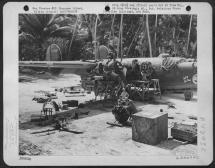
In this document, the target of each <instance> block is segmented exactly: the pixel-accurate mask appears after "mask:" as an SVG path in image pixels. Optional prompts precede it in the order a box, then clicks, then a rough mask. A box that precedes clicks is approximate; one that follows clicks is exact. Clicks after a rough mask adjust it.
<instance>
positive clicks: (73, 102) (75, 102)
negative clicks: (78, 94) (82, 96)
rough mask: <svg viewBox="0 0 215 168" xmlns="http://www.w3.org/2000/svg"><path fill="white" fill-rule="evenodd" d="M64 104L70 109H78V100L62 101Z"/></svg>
mask: <svg viewBox="0 0 215 168" xmlns="http://www.w3.org/2000/svg"><path fill="white" fill-rule="evenodd" d="M62 104H63V105H67V106H68V107H78V100H67V101H62Z"/></svg>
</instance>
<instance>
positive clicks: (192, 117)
mask: <svg viewBox="0 0 215 168" xmlns="http://www.w3.org/2000/svg"><path fill="white" fill-rule="evenodd" d="M188 118H189V119H193V120H197V117H196V116H194V115H192V116H188Z"/></svg>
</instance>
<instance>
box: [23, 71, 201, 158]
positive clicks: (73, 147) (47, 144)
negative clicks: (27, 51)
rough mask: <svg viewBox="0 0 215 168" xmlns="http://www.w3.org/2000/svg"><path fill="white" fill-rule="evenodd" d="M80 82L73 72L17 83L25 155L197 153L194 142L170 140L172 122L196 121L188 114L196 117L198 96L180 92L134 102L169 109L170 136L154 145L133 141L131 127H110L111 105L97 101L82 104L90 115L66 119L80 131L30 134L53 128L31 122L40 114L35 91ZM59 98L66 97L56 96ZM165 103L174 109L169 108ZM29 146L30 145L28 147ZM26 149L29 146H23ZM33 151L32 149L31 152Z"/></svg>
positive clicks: (145, 106)
mask: <svg viewBox="0 0 215 168" xmlns="http://www.w3.org/2000/svg"><path fill="white" fill-rule="evenodd" d="M79 83H80V78H79V77H78V76H75V75H61V76H60V77H58V78H53V79H36V80H34V81H33V82H20V83H19V105H20V106H19V122H20V129H19V143H20V150H28V152H24V154H27V155H82V156H83V155H85V156H88V155H91V156H92V155H105V156H108V155H117V156H119V155H121V156H123V155H133V156H135V155H136V156H138V155H186V156H196V155H197V145H196V144H184V143H182V142H180V141H176V140H173V139H171V135H170V128H171V126H172V124H173V122H192V123H193V122H197V121H196V120H193V119H189V118H188V116H191V115H194V116H197V95H196V93H195V94H194V98H193V99H192V101H184V96H183V94H164V95H162V99H161V100H160V99H159V98H156V101H155V102H153V103H141V102H135V104H136V106H137V107H138V109H139V110H143V111H144V109H154V110H155V111H160V109H163V110H164V111H166V112H168V116H169V117H170V118H169V119H168V122H169V138H170V139H168V140H166V141H163V142H161V143H160V144H158V145H156V146H152V145H147V144H143V143H139V142H135V141H133V140H132V130H131V127H113V126H110V125H107V124H106V122H108V121H109V122H113V121H114V116H113V115H112V113H111V108H106V107H103V106H102V105H101V104H97V105H95V106H91V107H85V108H84V109H83V110H85V111H88V110H89V111H90V113H89V115H83V116H81V117H80V118H79V119H78V120H70V121H69V129H71V130H81V131H83V132H84V133H83V134H73V133H70V132H65V131H52V132H50V133H49V134H48V133H47V132H44V133H39V134H31V133H32V132H35V131H42V130H47V129H52V128H53V127H51V126H44V127H42V126H38V125H34V124H32V123H31V122H29V121H30V116H31V115H32V114H40V111H41V108H42V104H40V103H36V102H35V101H32V98H33V97H34V95H35V93H34V91H38V90H46V91H48V90H54V87H63V86H72V85H75V84H79ZM59 97H60V101H62V100H65V98H63V96H61V95H59ZM93 98H94V95H93V93H92V94H87V95H86V96H80V97H69V98H67V99H73V100H79V101H80V102H83V101H85V100H89V99H93ZM168 102H171V103H173V104H174V105H175V108H168ZM29 146H30V147H29ZM26 148H28V149H26ZM32 151H34V152H32Z"/></svg>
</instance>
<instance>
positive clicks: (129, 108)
mask: <svg viewBox="0 0 215 168" xmlns="http://www.w3.org/2000/svg"><path fill="white" fill-rule="evenodd" d="M136 112H137V109H136V107H135V105H134V104H133V102H132V101H131V100H129V102H128V104H127V105H122V104H121V105H116V106H114V108H113V110H112V113H113V115H114V117H115V119H116V121H118V122H119V123H122V124H123V123H125V122H126V121H128V119H129V118H130V117H131V115H132V114H134V113H136Z"/></svg>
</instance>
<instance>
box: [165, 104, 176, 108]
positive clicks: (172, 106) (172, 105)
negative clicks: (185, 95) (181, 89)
mask: <svg viewBox="0 0 215 168" xmlns="http://www.w3.org/2000/svg"><path fill="white" fill-rule="evenodd" d="M167 105H168V108H174V109H176V108H175V105H174V104H173V103H170V102H169V103H168V104H167Z"/></svg>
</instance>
